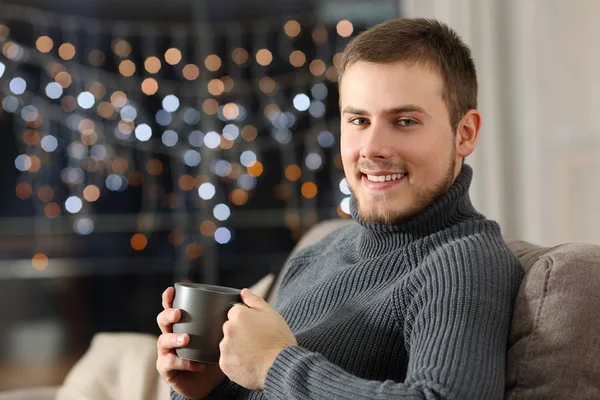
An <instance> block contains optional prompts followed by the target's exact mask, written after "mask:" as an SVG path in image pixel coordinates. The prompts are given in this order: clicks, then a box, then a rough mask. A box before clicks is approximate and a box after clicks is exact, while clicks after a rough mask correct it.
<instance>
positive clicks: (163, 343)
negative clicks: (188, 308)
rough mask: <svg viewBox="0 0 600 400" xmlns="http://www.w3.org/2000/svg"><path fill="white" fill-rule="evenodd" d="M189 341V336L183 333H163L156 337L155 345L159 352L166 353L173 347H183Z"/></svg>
mask: <svg viewBox="0 0 600 400" xmlns="http://www.w3.org/2000/svg"><path fill="white" fill-rule="evenodd" d="M189 342H190V336H189V335H187V334H185V333H163V334H162V335H160V336H159V337H158V341H157V342H156V345H157V347H158V351H159V353H163V354H166V353H168V352H170V351H171V350H173V349H178V348H180V347H185V346H187V344H188V343H189Z"/></svg>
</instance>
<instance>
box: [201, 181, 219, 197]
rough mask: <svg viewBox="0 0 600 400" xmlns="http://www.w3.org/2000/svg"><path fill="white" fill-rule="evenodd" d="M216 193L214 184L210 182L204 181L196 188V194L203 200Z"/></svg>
mask: <svg viewBox="0 0 600 400" xmlns="http://www.w3.org/2000/svg"><path fill="white" fill-rule="evenodd" d="M215 193H216V189H215V186H214V185H213V184H212V183H210V182H205V183H203V184H202V185H200V187H199V188H198V196H200V198H201V199H203V200H210V199H212V198H213V197H214V195H215Z"/></svg>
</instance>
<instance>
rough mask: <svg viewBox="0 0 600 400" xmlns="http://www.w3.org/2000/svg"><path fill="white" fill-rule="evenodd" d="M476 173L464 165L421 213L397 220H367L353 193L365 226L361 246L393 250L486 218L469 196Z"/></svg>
mask: <svg viewBox="0 0 600 400" xmlns="http://www.w3.org/2000/svg"><path fill="white" fill-rule="evenodd" d="M472 176H473V170H472V169H471V167H469V166H468V165H463V167H462V170H461V172H460V173H459V174H458V176H457V177H456V179H455V180H454V183H453V184H452V186H451V187H450V189H449V190H448V191H447V192H446V193H444V194H443V195H442V196H440V197H438V198H437V199H436V200H434V201H433V202H432V203H431V204H429V205H428V206H427V207H425V208H424V209H423V210H422V211H421V212H419V213H418V214H416V215H414V216H412V217H410V218H408V219H406V220H404V221H402V222H399V223H395V224H379V223H370V222H365V221H363V220H362V219H361V218H360V217H359V215H358V207H357V204H356V200H355V199H354V196H353V197H352V198H351V200H350V210H351V214H352V217H353V218H354V220H355V221H356V222H357V223H358V224H359V225H361V226H362V228H363V229H361V237H360V238H359V241H360V242H361V244H360V245H361V248H362V249H364V250H365V251H367V252H368V253H373V252H375V253H379V252H381V251H384V252H385V251H390V250H392V249H393V248H397V247H398V246H404V245H406V244H408V243H410V242H412V241H415V240H418V239H420V238H423V237H426V236H429V235H431V234H433V233H436V232H439V231H441V230H444V229H446V228H448V227H450V226H452V225H455V224H457V223H460V222H462V221H466V220H472V219H474V218H476V219H479V218H483V216H482V215H481V214H479V213H478V212H477V211H476V210H475V209H474V208H473V205H472V204H471V200H470V198H469V186H470V184H471V179H472Z"/></svg>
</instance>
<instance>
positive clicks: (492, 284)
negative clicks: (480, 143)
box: [171, 165, 523, 400]
mask: <svg viewBox="0 0 600 400" xmlns="http://www.w3.org/2000/svg"><path fill="white" fill-rule="evenodd" d="M471 176H472V170H471V168H470V167H469V166H467V165H465V166H464V167H463V170H462V171H461V173H460V175H459V176H458V178H457V179H456V181H455V182H454V184H453V185H452V187H451V188H450V190H449V191H448V193H446V194H445V195H443V196H442V197H440V198H438V199H437V200H436V201H435V202H434V203H433V204H431V205H430V206H428V207H427V208H426V209H425V210H423V211H422V212H421V213H420V214H419V215H417V216H415V217H414V218H412V219H410V220H408V221H406V222H405V223H403V224H401V225H397V226H384V225H376V224H369V223H366V222H364V221H361V220H360V218H358V215H357V210H356V204H355V203H354V202H351V210H352V216H353V218H354V219H355V221H356V222H357V223H356V224H351V225H349V226H345V227H343V228H341V229H339V230H337V231H335V232H333V233H331V234H329V235H327V236H326V237H325V238H323V239H322V240H321V241H319V242H318V243H316V244H314V245H312V246H310V247H308V248H306V249H304V250H302V251H300V252H299V253H298V254H297V255H296V256H295V257H293V258H292V259H291V260H290V261H289V263H288V265H287V272H286V274H285V276H284V279H283V281H282V284H281V287H280V291H279V296H278V299H277V304H276V307H275V308H276V309H277V311H279V312H280V313H281V315H282V316H283V317H284V318H285V320H286V321H287V323H288V325H289V326H290V328H291V330H292V331H293V332H294V334H295V336H296V339H297V341H298V345H297V346H290V347H287V348H285V349H284V350H282V351H281V353H280V354H279V355H278V356H277V358H276V359H275V362H274V363H273V365H272V366H271V368H270V369H269V371H268V374H267V377H266V380H265V389H264V391H255V392H252V391H248V390H246V389H244V388H242V387H240V386H238V385H236V384H235V383H233V382H230V381H229V380H227V379H226V380H225V381H224V382H223V384H221V385H220V386H219V387H217V388H216V389H215V390H214V391H213V393H212V394H211V396H210V398H215V399H218V398H232V399H234V398H235V399H282V400H293V399H297V400H307V399H364V400H367V399H368V400H371V399H469V400H471V399H501V398H503V394H504V373H505V357H506V343H507V338H508V329H509V324H510V320H511V313H512V308H513V303H514V299H515V297H516V294H517V290H518V288H519V284H520V282H521V279H522V278H523V269H522V267H521V265H520V264H519V262H518V260H517V259H516V257H515V256H514V255H513V254H512V252H511V251H510V249H509V248H508V247H507V246H506V245H505V243H504V242H503V240H502V237H501V234H500V229H499V227H498V225H497V224H496V223H495V222H492V221H489V220H486V219H485V218H484V217H483V216H482V215H481V214H479V213H477V211H475V209H474V208H473V206H472V205H471V202H470V200H469V196H468V189H469V185H470V182H471ZM171 398H172V399H174V400H175V399H177V400H181V399H183V398H182V397H181V396H179V395H178V394H176V393H175V392H172V395H171Z"/></svg>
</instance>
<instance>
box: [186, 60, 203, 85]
mask: <svg viewBox="0 0 600 400" xmlns="http://www.w3.org/2000/svg"><path fill="white" fill-rule="evenodd" d="M198 76H200V69H199V68H198V67H197V66H196V65H195V64H188V65H186V66H185V67H183V77H184V78H185V79H187V80H188V81H193V80H196V79H198Z"/></svg>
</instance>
